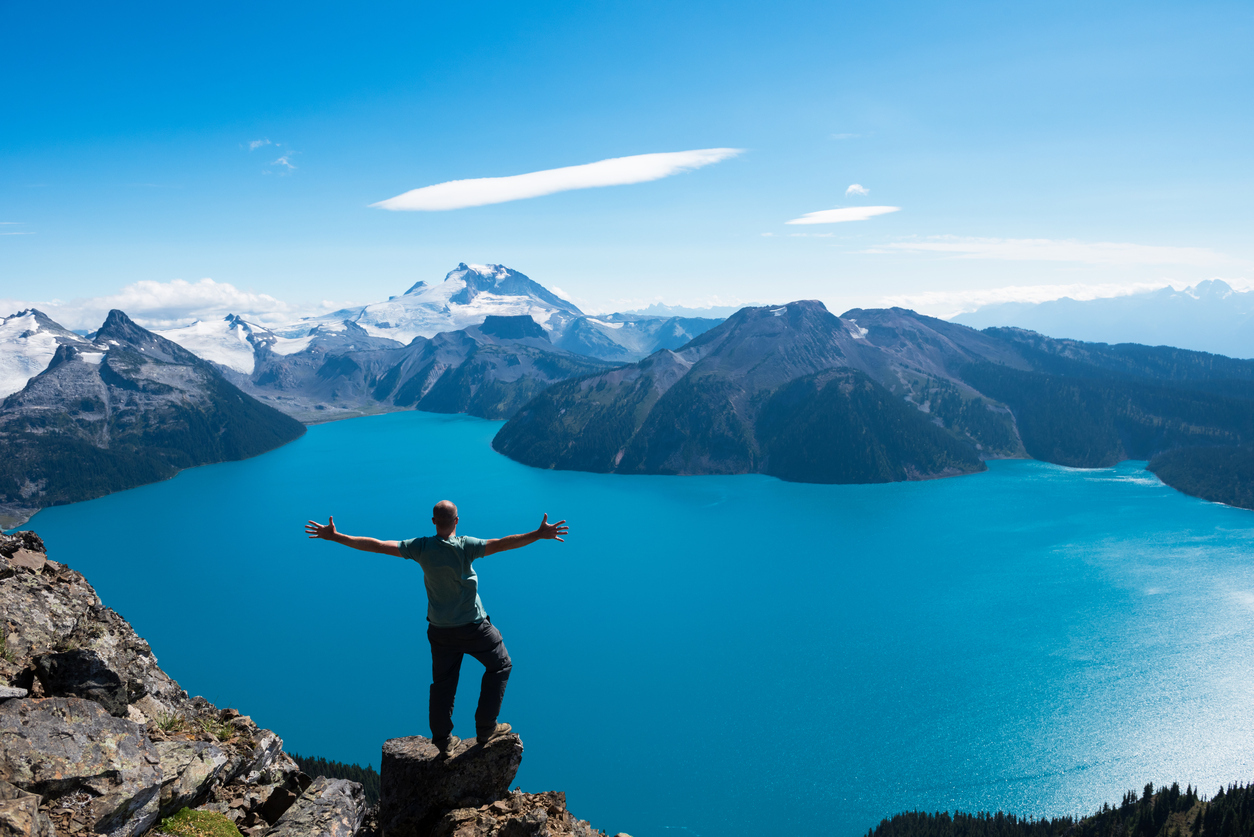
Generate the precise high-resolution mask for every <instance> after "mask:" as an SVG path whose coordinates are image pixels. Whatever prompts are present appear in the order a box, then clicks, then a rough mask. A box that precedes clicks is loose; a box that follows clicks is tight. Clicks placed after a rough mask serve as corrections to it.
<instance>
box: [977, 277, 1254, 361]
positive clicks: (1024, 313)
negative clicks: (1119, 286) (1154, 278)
mask: <svg viewBox="0 0 1254 837" xmlns="http://www.w3.org/2000/svg"><path fill="white" fill-rule="evenodd" d="M954 322H958V323H962V324H963V325H969V326H973V327H974V328H988V327H990V326H1018V327H1019V328H1028V329H1032V330H1033V331H1038V332H1040V333H1041V334H1048V335H1049V336H1050V337H1063V338H1071V339H1074V340H1087V341H1090V342H1097V343H1144V344H1146V345H1150V346H1177V347H1179V348H1182V349H1193V350H1194V351H1202V352H1212V353H1214V354H1221V355H1227V356H1228V357H1240V358H1254V291H1237V290H1234V289H1233V288H1232V287H1231V286H1230V285H1229V284H1228V283H1227V282H1224V281H1222V280H1219V279H1212V280H1209V281H1206V282H1200V283H1198V284H1197V285H1194V286H1193V287H1191V288H1185V289H1184V290H1182V291H1178V290H1176V289H1175V288H1171V287H1167V288H1161V289H1159V290H1157V291H1147V292H1145V293H1139V294H1129V295H1128V296H1117V297H1110V298H1107V299H1090V300H1083V301H1081V300H1075V299H1056V300H1053V301H1051V302H1041V303H1022V302H1007V303H1002V304H1000V305H986V306H984V307H983V308H980V309H978V310H976V311H973V312H971V313H969V314H960V315H958V316H957V317H955V318H954Z"/></svg>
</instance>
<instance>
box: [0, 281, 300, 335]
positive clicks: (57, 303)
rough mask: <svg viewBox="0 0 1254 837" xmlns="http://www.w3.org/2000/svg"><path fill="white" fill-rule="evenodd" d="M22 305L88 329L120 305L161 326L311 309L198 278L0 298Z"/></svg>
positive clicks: (290, 315) (291, 315)
mask: <svg viewBox="0 0 1254 837" xmlns="http://www.w3.org/2000/svg"><path fill="white" fill-rule="evenodd" d="M23 308H38V309H39V310H40V311H43V312H44V313H45V314H47V315H48V316H49V317H52V319H54V320H56V321H57V322H59V323H61V325H63V326H65V327H66V328H71V329H86V330H94V329H97V328H99V327H100V324H101V323H102V322H104V318H105V315H106V314H108V313H109V310H110V309H113V308H120V309H121V310H123V311H125V312H126V313H127V315H128V316H130V317H131V318H132V319H134V320H135V322H137V323H139V324H140V325H142V326H144V327H145V328H154V329H164V328H174V327H177V326H181V325H188V324H189V323H191V322H193V321H195V320H207V319H212V318H218V317H225V316H226V315H227V314H238V315H240V316H242V317H243V318H244V319H246V320H249V321H250V322H255V323H260V324H263V325H264V324H271V325H275V324H280V323H288V322H292V321H294V320H297V319H299V318H300V317H302V316H305V315H306V314H310V313H313V312H310V311H307V310H304V309H303V308H299V307H297V306H293V305H289V304H288V303H286V302H283V301H281V300H279V299H276V298H274V297H272V296H270V295H269V294H259V293H255V292H253V291H241V290H240V289H238V288H236V287H235V286H234V285H232V284H230V283H229V282H215V281H214V280H212V279H201V280H199V281H197V282H188V281H186V280H183V279H175V280H173V281H171V282H154V281H150V280H145V281H141V282H135V283H133V284H130V285H127V286H126V287H124V288H122V290H121V291H119V292H118V293H116V294H110V295H108V296H99V297H90V298H86V299H75V300H72V301H70V302H63V301H61V300H50V301H44V302H36V301H31V300H11V299H6V300H0V310H3V311H6V312H8V313H12V312H13V311H19V310H21V309H23Z"/></svg>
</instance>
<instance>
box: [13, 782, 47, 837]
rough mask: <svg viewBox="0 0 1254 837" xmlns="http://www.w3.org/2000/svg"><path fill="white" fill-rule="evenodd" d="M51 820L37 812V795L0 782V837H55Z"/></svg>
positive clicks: (39, 811) (41, 812)
mask: <svg viewBox="0 0 1254 837" xmlns="http://www.w3.org/2000/svg"><path fill="white" fill-rule="evenodd" d="M56 835H57V832H56V829H54V828H53V827H52V820H50V819H48V815H47V814H45V813H44V812H43V811H41V810H39V794H37V793H27V792H26V791H24V790H22V789H21V788H19V787H17V786H15V785H10V784H9V783H8V782H0V837H56Z"/></svg>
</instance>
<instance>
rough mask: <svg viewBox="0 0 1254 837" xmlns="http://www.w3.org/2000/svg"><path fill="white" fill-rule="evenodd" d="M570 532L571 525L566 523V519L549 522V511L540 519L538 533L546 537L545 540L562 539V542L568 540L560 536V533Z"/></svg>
mask: <svg viewBox="0 0 1254 837" xmlns="http://www.w3.org/2000/svg"><path fill="white" fill-rule="evenodd" d="M569 533H570V527H569V526H567V525H566V521H565V520H559V521H557V522H556V523H549V515H548V512H545V514H544V519H543V520H541V521H540V525H539V527H537V528H536V535H538V536H539V537H541V538H544V539H545V540H554V541H562V543H565V542H566V541H565V539H563V538H561V537H559V535H566V534H569Z"/></svg>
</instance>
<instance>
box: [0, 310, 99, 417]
mask: <svg viewBox="0 0 1254 837" xmlns="http://www.w3.org/2000/svg"><path fill="white" fill-rule="evenodd" d="M90 345H91V343H90V342H89V341H87V340H85V339H83V338H82V337H79V336H78V335H77V334H75V333H74V332H72V331H70V330H69V329H66V328H63V327H61V326H60V325H58V324H57V323H55V322H53V321H52V320H50V319H49V318H48V317H47V316H46V315H45V314H44V313H43V312H41V311H37V310H35V309H34V308H30V309H27V310H26V311H19V312H17V313H16V314H14V315H12V316H11V317H4V318H3V319H0V398H4V397H5V396H6V395H12V394H13V393H15V392H17V391H19V390H20V389H21V388H22V387H24V386H26V382H27V381H29V380H30V379H31V378H33V377H35V376H36V375H38V374H39V373H40V372H42V371H44V370H45V369H47V368H48V364H49V363H50V362H51V361H52V358H53V356H54V355H55V354H56V353H57V347H58V346H79V347H87V346H90Z"/></svg>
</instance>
